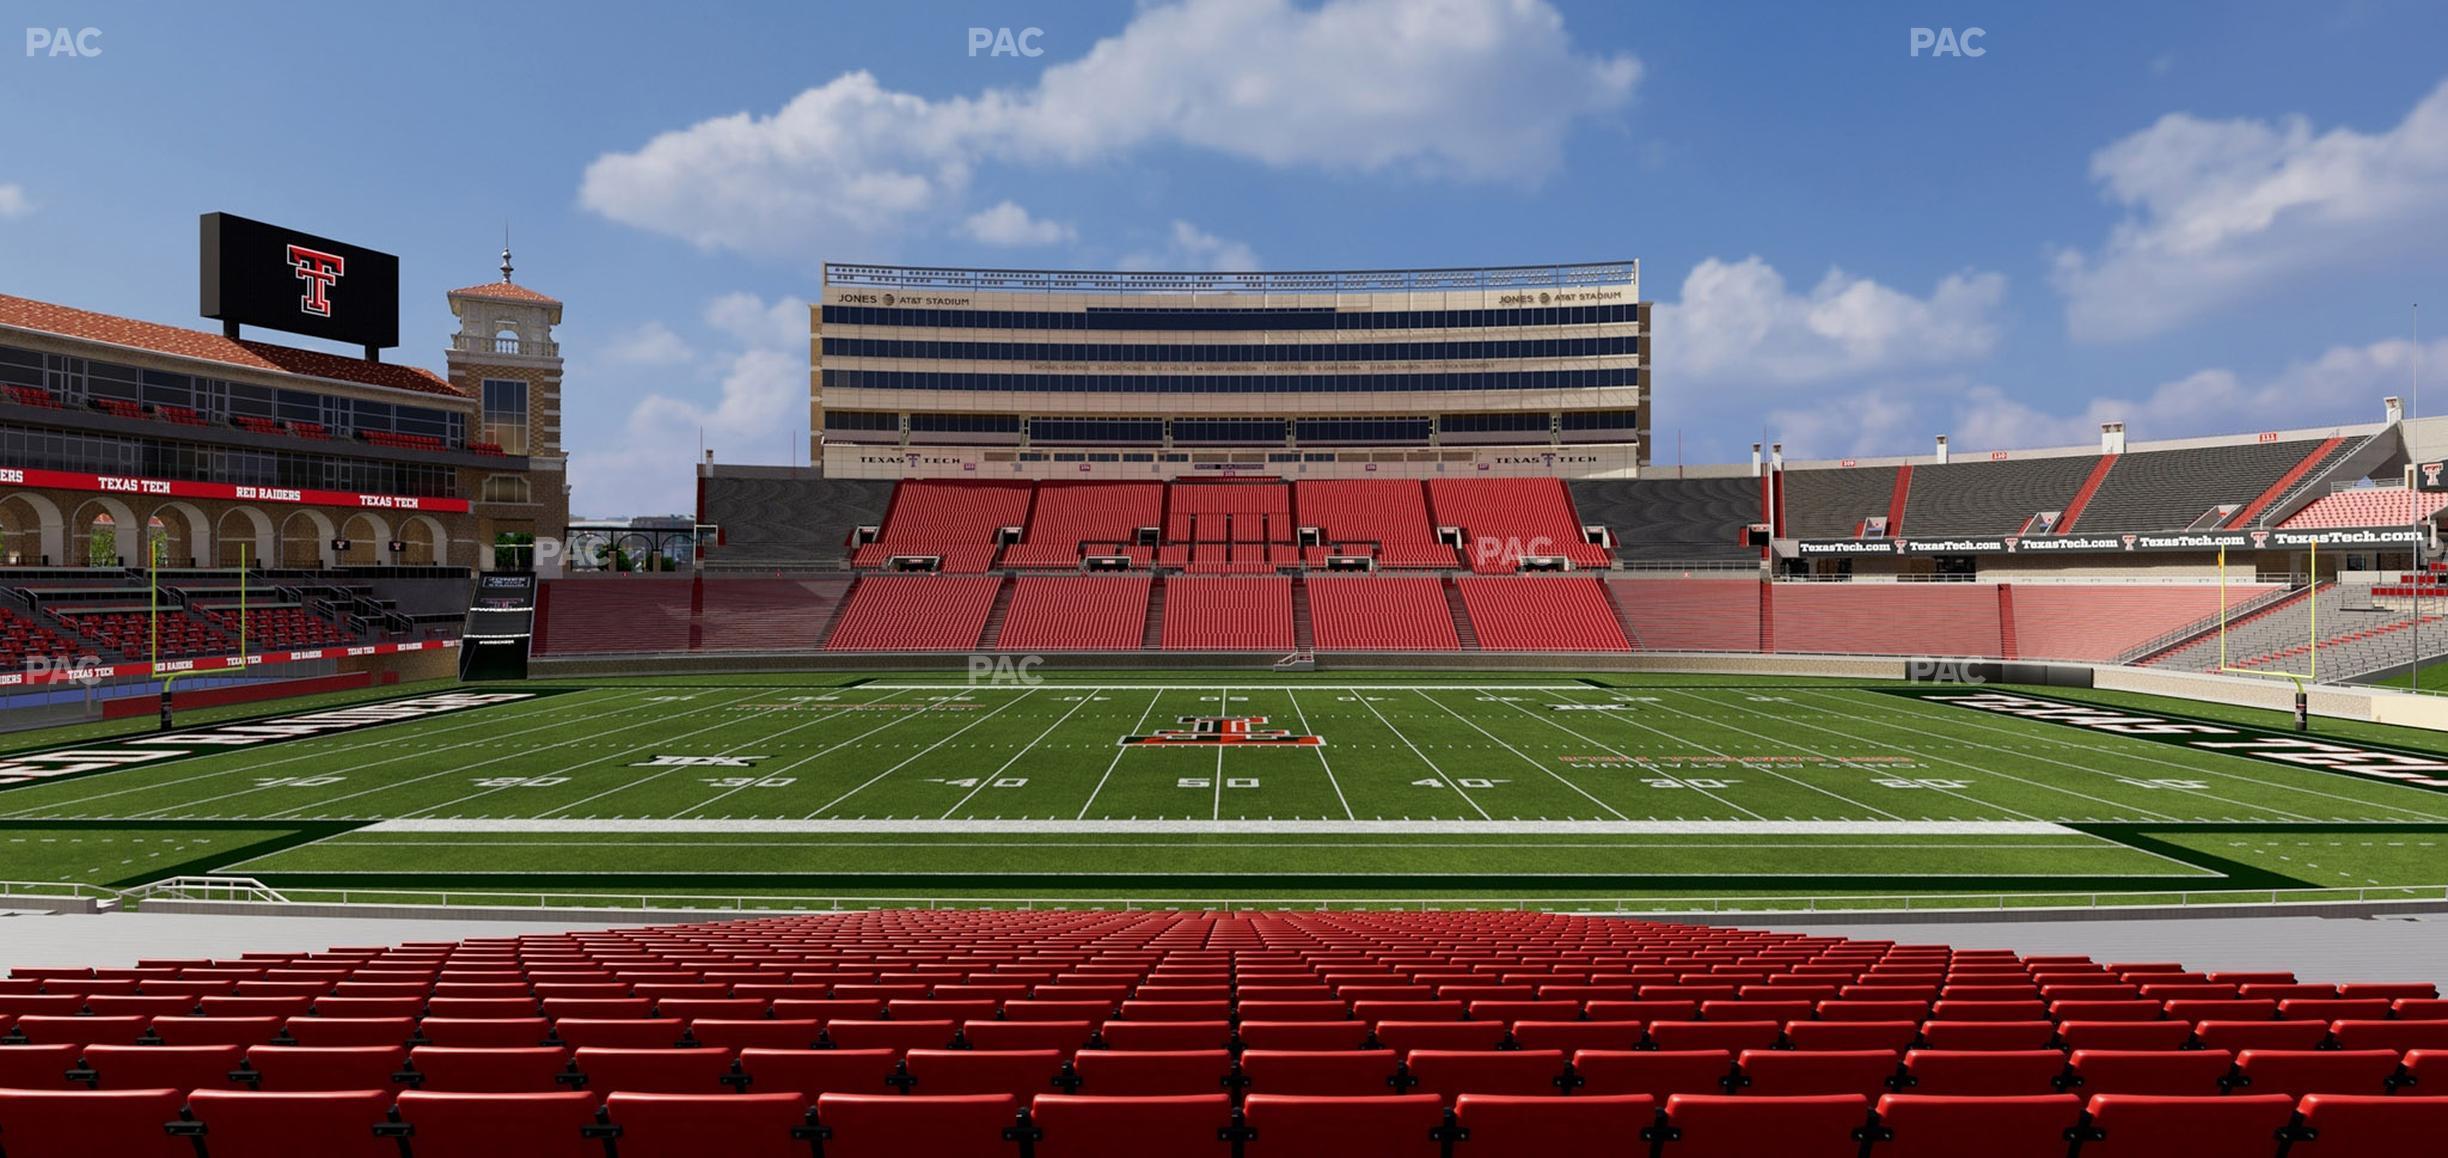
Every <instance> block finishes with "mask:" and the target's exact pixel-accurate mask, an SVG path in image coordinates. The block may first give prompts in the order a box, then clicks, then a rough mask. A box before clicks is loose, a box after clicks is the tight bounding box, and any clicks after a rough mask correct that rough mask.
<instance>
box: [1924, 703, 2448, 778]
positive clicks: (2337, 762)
mask: <svg viewBox="0 0 2448 1158" xmlns="http://www.w3.org/2000/svg"><path fill="white" fill-rule="evenodd" d="M1891 694H1896V695H1905V696H1911V697H1913V698H1915V699H1920V700H1925V701H1928V702H1930V703H1938V704H1952V705H1954V706H1956V707H1959V708H1970V709H1972V710H1974V711H1981V712H1995V713H1997V714H1998V715H2001V716H2016V717H2019V718H2022V719H2026V720H2040V721H2043V722H2046V723H2051V724H2064V725H2066V726H2068V727H2073V728H2088V729H2090V730H2091V731H2094V732H2106V733H2108V734H2110V735H2117V736H2132V737H2135V738H2137V739H2143V740H2154V741H2157V742H2159V743H2162V744H2174V745H2176V746H2177V747H2180V748H2191V749H2194V750H2196V751H2201V752H2217V753H2221V754H2223V755H2228V756H2243V757H2246V758H2247V759H2253V760H2262V761H2266V762H2268V763H2272V764H2285V765H2289V766H2291V767H2296V768H2307V769H2310V770H2312V771H2315V772H2335V773H2340V774H2342V775H2347V776H2361V777H2365V778H2367V779H2372V780H2385V781H2388V782H2390V783H2392V784H2408V785H2413V786H2415V787H2419V788H2433V789H2440V788H2448V760H2443V759H2441V758H2440V757H2438V756H2428V755H2422V754H2418V753H2414V752H2398V751H2393V750H2390V749H2387V748H2374V747H2370V746H2368V745H2364V744H2354V743H2348V742H2346V741H2343V740H2315V739H2313V738H2311V737H2309V736H2303V735H2297V734H2294V733H2289V732H2273V731H2269V730H2266V729H2262V728H2247V727H2240V726H2237V725H2232V724H2219V723H2213V722H2211V721H2209V720H2192V719H2186V718H2184V717H2181V716H2162V715H2155V714H2152V713H2149V712H2134V711H2127V710H2125V709H2123V708H2109V707H2101V706H2099V705H2097V704H2078V703H2073V702H2070V701H2067V700H2052V699H2045V698H2042V697H2039V696H2027V695H2020V694H2016V693H2011V692H1940V691H1925V690H1921V689H1917V688H1916V689H1893V690H1892V693H1891Z"/></svg>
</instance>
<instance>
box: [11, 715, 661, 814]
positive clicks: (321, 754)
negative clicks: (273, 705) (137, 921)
mask: <svg viewBox="0 0 2448 1158" xmlns="http://www.w3.org/2000/svg"><path fill="white" fill-rule="evenodd" d="M613 694H614V695H618V694H620V693H613ZM629 694H631V695H638V694H643V693H635V692H633V693H629ZM563 698H566V699H568V700H569V703H568V704H566V705H563V704H561V703H560V701H561V700H562V699H563ZM599 702H601V701H598V700H593V699H591V698H590V697H589V694H588V693H586V692H578V693H572V694H570V695H569V696H567V697H559V696H555V697H550V698H546V699H537V700H526V701H522V702H520V703H517V704H502V705H499V706H498V707H497V708H479V709H476V713H475V714H480V713H483V712H487V711H496V710H500V711H516V712H517V713H518V718H520V719H536V718H539V717H542V716H555V715H558V714H559V708H561V707H563V706H567V707H571V708H582V707H590V706H592V705H593V704H595V703H599ZM535 705H552V706H551V707H547V708H546V709H545V710H543V711H540V712H530V711H527V710H526V709H527V708H529V707H532V706H535ZM621 710H623V709H617V708H616V709H612V710H611V711H605V712H596V713H593V714H592V715H585V716H580V717H578V719H579V720H592V719H595V718H597V717H598V716H606V715H612V714H614V713H615V712H618V711H621ZM441 718H443V719H453V720H457V719H461V718H462V717H457V716H448V717H441ZM401 722H402V723H413V722H415V721H401ZM502 722H503V720H502V718H501V717H498V716H497V717H494V718H493V719H490V720H471V721H466V722H464V723H454V724H452V725H451V726H450V727H448V728H446V729H443V730H444V731H445V732H456V731H460V730H462V729H463V728H472V727H483V726H487V725H494V724H500V723H502ZM570 722H576V721H570ZM388 726H389V725H378V726H377V727H376V729H373V730H380V728H383V727H388ZM561 726H563V725H562V724H561V723H558V722H556V723H551V724H539V725H537V726H535V727H533V728H524V729H520V730H518V731H512V732H495V733H493V734H491V735H488V736H485V737H484V738H482V739H477V740H465V741H461V742H460V743H457V744H445V745H443V746H442V747H439V748H425V749H422V751H424V752H427V753H431V752H447V751H450V750H451V749H453V748H467V747H473V746H475V745H478V744H489V743H493V742H495V741H497V740H500V739H502V738H503V737H505V736H522V735H525V734H527V733H528V732H543V731H550V730H551V729H553V728H557V727H561ZM293 742H294V743H297V744H299V745H301V746H310V745H311V744H312V743H313V741H311V740H303V741H293ZM398 745H399V738H398V737H397V736H395V735H394V736H384V737H382V738H381V739H379V740H368V741H365V742H364V743H358V744H348V745H344V746H342V747H338V748H314V749H312V750H309V751H304V752H300V753H298V754H296V755H291V756H282V757H278V758H276V759H271V760H258V761H253V762H250V763H247V764H245V765H243V766H241V767H237V768H222V769H216V770H214V771H211V772H203V773H198V774H197V775H194V776H185V777H181V778H179V779H177V780H164V781H160V782H158V783H153V784H146V785H144V786H142V787H138V788H119V789H114V790H112V791H109V792H97V793H94V794H92V795H90V796H79V797H76V798H74V799H70V800H62V801H58V802H55V803H52V804H45V805H38V806H36V807H33V808H21V809H19V810H17V811H15V812H4V813H0V818H8V819H13V818H16V817H20V816H25V815H27V814H28V813H36V812H53V811H57V810H59V809H63V808H68V807H71V806H74V805H79V804H84V803H87V802H89V801H95V800H106V799H108V798H110V797H113V796H125V795H128V794H129V793H132V792H159V791H161V790H162V789H165V788H176V787H178V786H180V785H182V784H193V783H195V782H197V781H199V780H211V779H213V778H214V777H218V776H246V777H249V778H252V777H254V776H255V774H257V773H259V772H261V771H262V770H264V769H266V768H276V767H279V766H280V765H283V764H294V763H296V762H298V761H300V760H327V759H330V758H331V757H334V756H343V755H346V754H348V753H350V752H355V751H358V750H360V749H364V748H393V747H397V746H398ZM256 751H263V749H256ZM226 754H227V753H225V752H198V753H196V754H195V755H193V756H181V757H178V758H177V759H176V760H165V761H161V762H160V763H155V764H147V765H144V767H147V768H161V767H168V766H170V765H173V764H176V763H178V762H180V761H188V760H203V759H207V758H210V757H212V756H219V755H226ZM407 758H408V757H406V756H395V757H393V758H392V759H393V760H404V759H407ZM390 762H391V760H377V761H375V762H374V763H373V764H363V765H352V767H365V768H371V767H375V766H378V765H381V764H388V763H390ZM129 771H131V772H133V771H135V769H133V768H131V769H129ZM117 775H118V774H117V773H109V772H105V773H101V774H99V775H97V776H94V777H79V778H78V779H77V781H75V782H76V783H83V782H84V781H85V780H87V779H92V780H96V781H99V780H103V779H115V778H116V776H117Z"/></svg>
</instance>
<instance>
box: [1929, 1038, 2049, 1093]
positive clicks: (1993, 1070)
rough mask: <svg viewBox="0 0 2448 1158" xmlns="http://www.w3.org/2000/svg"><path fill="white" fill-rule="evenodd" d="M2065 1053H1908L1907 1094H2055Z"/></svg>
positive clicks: (2034, 1051) (2002, 1051)
mask: <svg viewBox="0 0 2448 1158" xmlns="http://www.w3.org/2000/svg"><path fill="white" fill-rule="evenodd" d="M2065 1068H2066V1055H2064V1054H2063V1053H2060V1052H2058V1051H2056V1050H2053V1049H2044V1050H1930V1049H1917V1050H1914V1051H1912V1052H1910V1053H1907V1054H1905V1055H1904V1077H1905V1084H1904V1085H1903V1086H1902V1087H1901V1088H1902V1089H1904V1090H1905V1091H1906V1092H1909V1093H1914V1094H1924V1095H1946V1096H1953V1097H2008V1096H2021V1095H2031V1094H2049V1093H2055V1092H2056V1090H2057V1087H2056V1085H2055V1082H2056V1079H2057V1076H2058V1075H2059V1074H2062V1073H2064V1072H2065Z"/></svg>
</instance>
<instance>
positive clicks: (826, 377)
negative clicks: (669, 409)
mask: <svg viewBox="0 0 2448 1158" xmlns="http://www.w3.org/2000/svg"><path fill="white" fill-rule="evenodd" d="M824 278H825V284H824V291H823V295H822V303H821V304H820V305H818V306H816V307H814V309H813V311H812V312H813V317H812V319H811V321H812V328H813V338H814V341H813V354H814V369H813V373H812V380H811V384H810V399H811V429H812V430H814V431H815V432H816V433H815V437H814V441H815V447H814V449H813V451H812V455H811V460H812V461H815V462H818V463H821V464H822V467H823V470H824V473H825V474H826V475H827V476H829V477H834V478H902V477H928V476H934V477H963V476H967V477H979V476H981V475H987V474H991V475H995V476H998V477H1011V476H1014V475H1017V476H1020V477H1062V478H1082V477H1085V478H1138V479H1149V478H1168V477H1177V476H1186V475H1194V474H1195V475H1215V474H1227V473H1235V472H1245V473H1254V474H1286V473H1291V471H1290V470H1289V469H1288V468H1291V467H1295V466H1297V467H1298V468H1299V472H1300V473H1304V474H1308V475H1311V476H1317V477H1338V476H1339V477H1361V476H1364V475H1371V474H1374V475H1378V476H1380V477H1383V476H1386V475H1398V476H1411V477H1419V476H1425V475H1431V474H1436V473H1439V472H1442V471H1449V470H1456V469H1463V470H1472V471H1486V472H1489V473H1497V474H1525V475H1550V476H1552V475H1567V476H1573V477H1605V476H1629V475H1631V474H1633V473H1635V472H1636V470H1637V468H1638V466H1639V464H1640V463H1642V462H1644V461H1646V457H1647V444H1648V431H1649V404H1650V381H1649V371H1648V367H1649V364H1650V363H1649V359H1650V350H1649V339H1650V334H1649V329H1650V326H1649V306H1648V304H1647V303H1645V302H1642V301H1641V300H1640V267H1639V263H1637V262H1631V261H1625V262H1608V263H1597V264H1576V265H1544V266H1518V267H1502V268H1486V269H1438V270H1373V271H1348V272H1301V273H1096V272H1079V271H1037V270H970V269H935V268H916V267H898V266H872V265H831V264H829V265H827V266H826V267H825V273H824Z"/></svg>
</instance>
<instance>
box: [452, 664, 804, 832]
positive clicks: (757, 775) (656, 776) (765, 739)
mask: <svg viewBox="0 0 2448 1158" xmlns="http://www.w3.org/2000/svg"><path fill="white" fill-rule="evenodd" d="M756 694H757V693H755V692H751V693H749V695H748V696H743V697H741V699H747V698H750V697H752V696H754V695H756ZM739 702H740V701H739V700H732V701H730V702H729V703H726V704H723V705H720V706H722V707H729V706H731V704H736V703H739ZM847 714H848V713H846V712H826V713H823V714H821V715H814V716H810V717H808V718H807V719H804V720H801V721H799V722H798V723H796V724H792V725H791V726H790V727H787V728H784V729H782V730H781V731H779V732H776V733H774V734H772V735H770V736H752V737H749V738H748V739H745V740H742V741H740V742H739V743H737V744H733V745H731V746H730V747H727V748H724V749H723V750H722V751H720V752H715V753H713V755H716V756H728V755H730V754H732V753H734V752H737V751H739V750H740V749H742V748H749V747H763V746H764V745H767V744H771V743H773V742H774V741H776V740H779V739H781V738H782V737H784V736H787V735H790V734H791V733H793V732H796V731H798V730H800V729H801V728H812V727H814V726H816V725H818V724H822V723H828V722H830V721H833V720H838V719H841V718H842V717H843V716H845V715H847ZM738 722H739V721H737V720H725V721H723V722H722V723H719V724H709V725H707V726H706V727H703V728H699V729H697V730H696V731H694V732H683V733H681V734H680V735H677V736H673V737H671V738H672V739H674V740H683V739H687V738H688V737H690V736H694V735H698V734H699V733H702V732H711V731H714V730H715V729H718V728H727V727H730V726H731V725H732V724H735V723H738ZM643 750H644V747H643V746H642V747H639V748H632V749H630V751H631V752H639V751H643ZM594 763H599V761H594V760H589V761H587V764H594ZM587 764H577V765H573V766H571V767H569V768H560V769H555V770H554V771H551V772H547V773H545V775H547V776H558V775H560V774H561V773H563V772H572V771H576V770H577V769H579V768H584V767H586V766H587ZM690 770H691V771H694V769H690ZM678 771H682V769H679V768H665V769H663V770H662V771H659V772H650V773H647V774H646V775H644V776H640V777H638V778H637V779H635V780H632V781H630V782H628V783H627V784H623V785H621V786H619V787H617V788H607V789H605V790H603V791H601V792H598V793H596V794H594V795H593V796H589V797H587V798H585V799H583V800H573V801H571V802H569V803H567V804H562V805H558V806H555V807H552V808H547V809H545V810H544V811H542V812H540V813H537V815H538V816H551V815H552V814H554V813H556V812H567V811H569V810H570V809H573V808H576V807H578V806H579V805H581V804H593V803H595V802H596V801H598V800H601V799H603V798H605V797H607V796H618V795H620V794H621V793H623V792H627V791H629V790H630V789H632V788H636V787H638V786H640V785H643V784H649V783H652V782H654V781H656V780H660V779H662V778H664V777H666V776H669V775H671V774H672V773H674V772H678ZM748 773H749V774H748V777H747V779H748V780H750V781H751V782H754V781H756V780H760V779H763V778H764V777H766V776H770V775H773V773H771V772H759V771H757V770H756V769H754V768H751V769H749V770H748ZM487 791H492V792H498V791H501V789H488V790H487ZM480 795H481V794H480ZM682 811H686V809H683V810H682ZM675 815H677V814H675Z"/></svg>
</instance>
